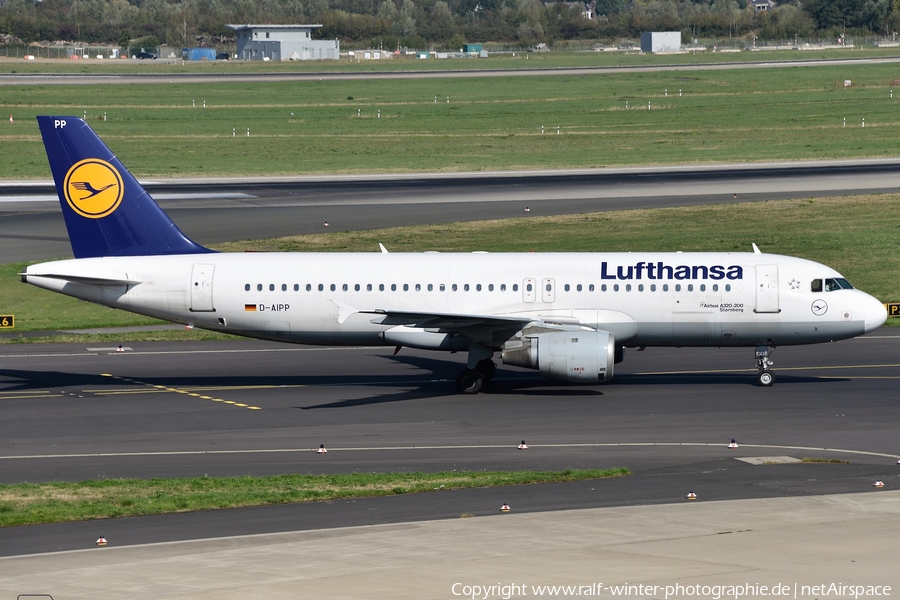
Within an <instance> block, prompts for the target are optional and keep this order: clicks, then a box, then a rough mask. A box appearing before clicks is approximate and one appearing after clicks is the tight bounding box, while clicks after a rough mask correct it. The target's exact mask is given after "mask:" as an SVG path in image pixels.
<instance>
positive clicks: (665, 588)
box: [450, 583, 891, 600]
mask: <svg viewBox="0 0 900 600" xmlns="http://www.w3.org/2000/svg"><path fill="white" fill-rule="evenodd" d="M450 591H451V592H452V593H453V595H454V596H459V597H462V598H469V599H470V600H488V598H502V599H503V600H510V598H522V597H527V596H544V597H549V598H562V597H578V596H600V595H601V594H607V595H609V596H615V597H629V596H634V597H648V596H649V597H655V598H664V599H665V600H669V599H670V598H703V599H709V600H723V599H728V600H742V599H744V598H750V597H759V598H766V597H773V598H791V599H793V600H797V599H798V598H808V597H814V598H821V597H833V598H853V599H854V600H859V599H860V598H870V597H887V596H890V595H891V586H889V585H844V584H842V583H822V584H819V585H800V584H797V583H795V584H793V585H786V584H780V583H778V584H775V585H771V586H769V585H759V584H751V583H747V584H743V585H682V584H680V583H678V584H675V585H645V584H638V585H634V584H627V583H626V584H623V585H607V586H604V585H603V584H602V583H592V584H589V585H528V584H522V583H520V584H516V583H509V584H501V583H497V584H494V585H468V584H464V583H454V584H453V586H452V587H451V590H450Z"/></svg>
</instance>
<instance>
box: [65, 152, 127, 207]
mask: <svg viewBox="0 0 900 600" xmlns="http://www.w3.org/2000/svg"><path fill="white" fill-rule="evenodd" d="M124 192H125V186H124V184H123V183H122V176H121V175H119V172H118V171H117V170H116V168H115V167H114V166H112V165H111V164H109V163H108V162H106V161H105V160H100V159H99V158H87V159H85V160H80V161H78V162H77V163H75V164H74V165H72V168H71V169H69V172H68V173H66V180H65V183H63V193H64V194H65V196H66V202H68V203H69V206H71V207H72V210H74V211H75V212H76V213H78V214H79V215H81V216H82V217H87V218H88V219H100V218H102V217H105V216H107V215H109V214H111V213H112V212H113V211H114V210H116V209H117V208H118V207H119V204H120V203H121V202H122V195H123V194H124Z"/></svg>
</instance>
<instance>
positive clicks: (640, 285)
mask: <svg viewBox="0 0 900 600" xmlns="http://www.w3.org/2000/svg"><path fill="white" fill-rule="evenodd" d="M638 291H639V292H643V291H644V284H643V283H639V284H638Z"/></svg>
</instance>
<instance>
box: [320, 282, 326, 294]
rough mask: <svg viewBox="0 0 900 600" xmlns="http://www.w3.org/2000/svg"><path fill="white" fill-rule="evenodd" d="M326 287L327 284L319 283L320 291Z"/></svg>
mask: <svg viewBox="0 0 900 600" xmlns="http://www.w3.org/2000/svg"><path fill="white" fill-rule="evenodd" d="M324 289H325V286H324V285H322V284H321V283H320V284H319V291H320V292H321V291H323V290H324Z"/></svg>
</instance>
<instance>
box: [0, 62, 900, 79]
mask: <svg viewBox="0 0 900 600" xmlns="http://www.w3.org/2000/svg"><path fill="white" fill-rule="evenodd" d="M898 61H900V58H897V57H894V56H882V57H872V58H838V59H807V60H767V61H763V60H760V61H731V62H710V63H688V64H657V65H627V66H625V65H623V66H605V67H557V68H525V67H523V66H522V67H520V68H506V69H465V70H463V69H456V70H452V69H451V70H447V69H442V70H436V69H435V70H428V69H425V70H415V71H334V72H328V71H316V72H299V73H298V72H269V73H265V72H262V73H260V72H255V73H239V72H231V73H202V72H200V73H198V72H193V73H178V72H172V73H159V72H152V71H150V72H146V73H123V74H103V73H8V74H7V73H3V74H0V86H4V85H93V86H97V85H123V84H129V85H133V84H143V85H147V84H160V83H172V82H178V83H223V82H225V83H239V82H260V81H338V80H369V79H396V80H403V79H447V78H464V77H474V78H485V77H532V76H548V75H598V74H620V73H652V72H661V71H670V72H677V71H708V70H723V69H771V68H797V67H811V66H830V65H839V66H853V65H867V64H883V63H894V62H898ZM51 62H68V61H51ZM181 62H182V63H183V62H184V61H181ZM158 63H159V64H165V63H169V64H173V63H174V64H177V63H178V60H170V59H160V60H159V61H158ZM240 63H245V61H240ZM240 63H239V64H240ZM245 64H246V63H245ZM145 66H146V65H143V64H141V66H140V67H139V68H144V67H145Z"/></svg>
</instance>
